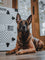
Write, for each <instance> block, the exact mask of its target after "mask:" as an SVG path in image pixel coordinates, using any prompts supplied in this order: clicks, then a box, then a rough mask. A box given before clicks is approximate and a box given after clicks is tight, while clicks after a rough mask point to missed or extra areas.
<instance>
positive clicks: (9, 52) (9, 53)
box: [6, 51, 14, 55]
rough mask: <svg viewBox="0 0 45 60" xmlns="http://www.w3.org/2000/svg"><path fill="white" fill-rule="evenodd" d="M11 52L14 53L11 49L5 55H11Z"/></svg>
mask: <svg viewBox="0 0 45 60" xmlns="http://www.w3.org/2000/svg"><path fill="white" fill-rule="evenodd" d="M11 54H14V52H11V51H8V52H6V55H11Z"/></svg>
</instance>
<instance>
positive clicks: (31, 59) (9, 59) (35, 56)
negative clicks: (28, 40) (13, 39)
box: [0, 51, 45, 60]
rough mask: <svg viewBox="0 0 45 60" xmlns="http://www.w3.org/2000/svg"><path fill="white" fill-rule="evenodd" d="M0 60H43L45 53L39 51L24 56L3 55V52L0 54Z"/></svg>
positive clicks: (44, 59)
mask: <svg viewBox="0 0 45 60" xmlns="http://www.w3.org/2000/svg"><path fill="white" fill-rule="evenodd" d="M0 60H45V51H39V52H36V53H31V54H24V55H15V54H14V55H8V56H6V55H5V52H0Z"/></svg>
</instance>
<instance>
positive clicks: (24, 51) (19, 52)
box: [16, 48, 36, 55]
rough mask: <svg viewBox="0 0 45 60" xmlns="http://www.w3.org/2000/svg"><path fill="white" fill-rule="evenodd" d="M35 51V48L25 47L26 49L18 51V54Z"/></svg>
mask: <svg viewBox="0 0 45 60" xmlns="http://www.w3.org/2000/svg"><path fill="white" fill-rule="evenodd" d="M35 52H36V50H35V49H33V48H30V49H25V50H22V51H18V52H16V55H22V54H26V53H35Z"/></svg>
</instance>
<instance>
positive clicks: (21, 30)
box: [18, 29, 28, 32]
mask: <svg viewBox="0 0 45 60" xmlns="http://www.w3.org/2000/svg"><path fill="white" fill-rule="evenodd" d="M18 31H19V32H27V31H28V30H27V29H18Z"/></svg>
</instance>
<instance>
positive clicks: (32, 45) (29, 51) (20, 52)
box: [16, 40, 36, 55]
mask: <svg viewBox="0 0 45 60" xmlns="http://www.w3.org/2000/svg"><path fill="white" fill-rule="evenodd" d="M28 47H29V49H25V50H22V51H18V52H16V55H18V54H25V53H35V52H36V49H35V46H34V44H33V42H32V40H31V41H30V42H29V45H28Z"/></svg>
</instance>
